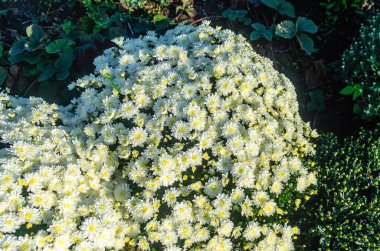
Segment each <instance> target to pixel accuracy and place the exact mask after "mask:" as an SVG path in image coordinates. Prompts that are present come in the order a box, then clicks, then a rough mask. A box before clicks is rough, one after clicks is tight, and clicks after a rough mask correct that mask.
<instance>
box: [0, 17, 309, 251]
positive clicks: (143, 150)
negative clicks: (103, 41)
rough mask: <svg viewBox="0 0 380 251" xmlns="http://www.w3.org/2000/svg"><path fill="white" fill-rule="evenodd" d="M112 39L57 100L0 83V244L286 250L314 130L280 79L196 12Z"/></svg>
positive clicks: (290, 246) (11, 247)
mask: <svg viewBox="0 0 380 251" xmlns="http://www.w3.org/2000/svg"><path fill="white" fill-rule="evenodd" d="M115 42H116V43H117V44H118V48H111V49H108V50H106V51H105V53H104V54H103V55H102V56H100V57H98V58H97V59H96V60H95V66H96V70H95V73H94V74H93V75H89V76H86V77H84V78H82V79H79V80H78V81H76V82H75V83H73V84H72V86H71V87H72V88H80V89H82V94H81V96H80V97H79V98H77V99H76V100H73V101H72V104H70V105H69V106H67V107H58V106H57V105H54V104H47V103H46V102H44V101H42V100H41V99H37V98H30V99H23V98H14V97H11V96H7V95H5V94H3V95H2V96H1V97H0V99H1V106H0V109H1V113H0V132H1V135H2V142H4V143H6V144H8V147H7V148H4V149H3V150H1V155H0V162H1V166H0V188H1V189H0V232H2V236H1V237H0V248H1V249H2V250H16V249H19V248H21V249H23V248H24V249H28V247H33V248H35V247H37V248H41V249H44V250H68V249H72V250H82V251H83V250H111V249H115V250H121V249H127V250H128V249H129V248H130V247H132V246H136V247H138V249H139V250H150V249H153V248H155V249H156V250H157V249H158V250H168V251H169V250H170V251H175V250H189V249H191V248H193V249H192V250H213V251H218V250H220V251H228V250H238V249H241V248H244V249H249V250H292V249H293V243H292V238H293V237H294V235H295V234H297V233H298V228H297V227H291V226H289V225H288V224H287V217H286V214H287V209H286V208H282V207H281V206H280V205H281V203H279V201H284V200H285V199H284V198H283V197H282V195H283V194H284V193H283V191H285V190H286V191H287V194H288V193H291V194H294V195H295V196H299V197H302V196H303V195H302V193H303V192H305V191H306V190H307V189H308V187H309V186H310V185H312V184H316V177H315V175H314V173H310V172H308V171H307V170H306V169H305V167H304V166H303V164H302V161H301V159H302V157H303V156H304V155H308V154H311V153H313V148H312V146H311V144H310V143H309V138H310V137H315V136H316V133H315V132H314V131H312V130H311V129H310V127H309V125H308V124H306V123H304V122H303V121H302V120H301V118H300V116H299V114H298V104H297V100H296V94H295V91H294V87H293V86H292V84H291V82H290V81H289V80H288V79H287V78H286V77H284V76H283V75H282V74H279V73H278V72H276V71H275V70H274V69H273V68H272V63H271V61H269V60H268V59H265V58H262V57H260V56H258V55H257V54H256V53H255V52H254V51H252V49H251V47H250V46H249V44H248V43H247V42H246V41H245V39H244V38H243V37H242V36H238V35H235V34H234V33H233V32H231V31H229V30H221V29H220V28H212V27H210V26H209V25H208V24H207V23H204V24H202V25H201V26H199V27H197V28H196V27H192V26H181V27H177V28H175V29H173V30H170V31H168V32H167V33H166V34H165V35H163V36H161V37H157V36H156V35H155V34H154V33H153V32H150V33H148V34H147V35H146V36H144V37H141V38H138V39H131V40H130V39H125V40H124V39H117V40H116V41H115ZM291 204H292V205H293V206H294V207H296V206H298V205H296V204H294V201H292V203H291Z"/></svg>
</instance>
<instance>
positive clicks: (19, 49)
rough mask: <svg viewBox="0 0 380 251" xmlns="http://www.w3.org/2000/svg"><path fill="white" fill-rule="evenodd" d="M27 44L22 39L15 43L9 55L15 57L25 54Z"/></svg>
mask: <svg viewBox="0 0 380 251" xmlns="http://www.w3.org/2000/svg"><path fill="white" fill-rule="evenodd" d="M25 42H26V41H25V40H24V39H21V40H18V41H16V42H14V43H13V44H12V47H11V49H10V51H9V55H10V56H13V55H16V54H19V53H21V52H23V51H24V49H25Z"/></svg>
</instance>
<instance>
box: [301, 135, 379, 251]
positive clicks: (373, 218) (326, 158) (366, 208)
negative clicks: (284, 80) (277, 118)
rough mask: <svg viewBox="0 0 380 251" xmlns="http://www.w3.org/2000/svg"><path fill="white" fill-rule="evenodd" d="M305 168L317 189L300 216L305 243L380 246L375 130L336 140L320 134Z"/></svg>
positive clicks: (310, 245)
mask: <svg viewBox="0 0 380 251" xmlns="http://www.w3.org/2000/svg"><path fill="white" fill-rule="evenodd" d="M318 141H319V142H318V147H317V148H316V154H315V157H314V158H313V161H310V166H311V167H310V169H313V170H316V171H317V172H318V175H317V177H318V182H319V184H318V195H317V196H313V197H312V199H310V201H309V202H308V203H306V204H304V206H305V207H306V210H301V212H307V214H306V215H304V216H303V217H300V219H302V221H303V223H301V224H302V225H303V224H305V229H307V230H308V231H304V232H302V235H303V236H304V237H305V238H301V239H304V240H305V241H304V243H303V244H304V245H305V249H303V248H301V247H300V248H299V250H316V247H319V248H318V250H380V207H379V204H380V130H379V129H376V130H373V131H369V132H366V131H364V130H362V131H361V132H360V133H359V135H358V136H357V137H350V138H347V139H345V140H344V141H343V142H339V141H338V139H337V137H336V136H334V135H332V134H327V135H322V136H320V137H319V139H318Z"/></svg>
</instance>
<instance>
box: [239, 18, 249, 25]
mask: <svg viewBox="0 0 380 251" xmlns="http://www.w3.org/2000/svg"><path fill="white" fill-rule="evenodd" d="M239 21H240V22H242V23H243V24H244V25H250V24H251V23H252V19H250V18H248V17H243V18H240V19H239Z"/></svg>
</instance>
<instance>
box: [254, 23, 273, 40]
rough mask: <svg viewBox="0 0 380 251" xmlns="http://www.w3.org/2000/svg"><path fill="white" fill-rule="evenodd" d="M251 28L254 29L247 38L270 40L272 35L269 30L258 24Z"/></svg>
mask: <svg viewBox="0 0 380 251" xmlns="http://www.w3.org/2000/svg"><path fill="white" fill-rule="evenodd" d="M251 26H252V28H253V29H254V31H252V32H251V34H250V37H249V38H250V39H251V40H259V39H260V37H265V38H266V39H267V40H268V41H271V40H272V38H273V33H272V31H271V30H270V29H269V30H268V29H267V28H266V27H265V26H264V25H262V24H260V23H253V24H252V25H251Z"/></svg>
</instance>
